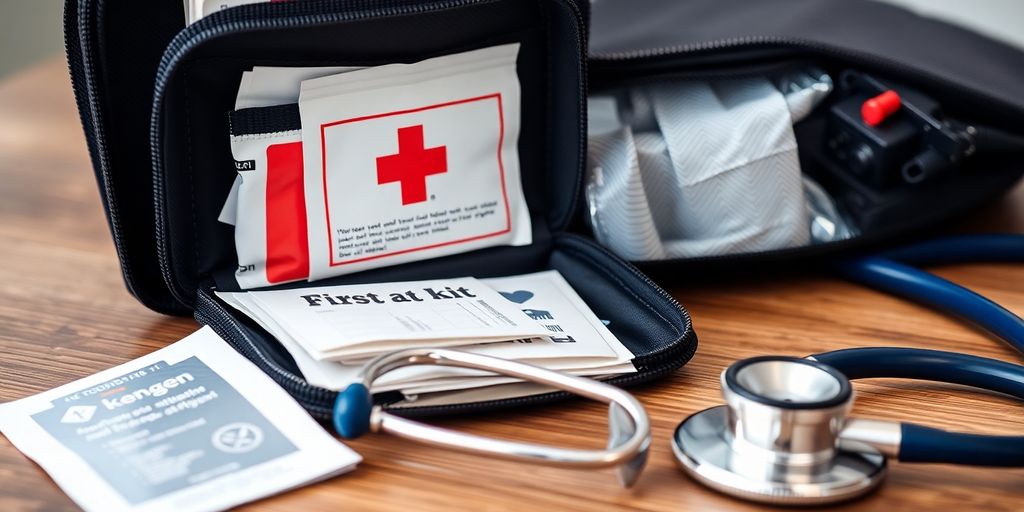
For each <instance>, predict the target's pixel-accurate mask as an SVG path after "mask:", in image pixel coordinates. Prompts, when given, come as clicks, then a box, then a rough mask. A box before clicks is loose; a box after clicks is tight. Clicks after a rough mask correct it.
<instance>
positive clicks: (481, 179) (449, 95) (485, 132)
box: [299, 44, 533, 281]
mask: <svg viewBox="0 0 1024 512" xmlns="http://www.w3.org/2000/svg"><path fill="white" fill-rule="evenodd" d="M518 53H519V45H518V44H509V45H503V46H495V47H491V48H484V49H480V50H473V51H469V52H464V53H459V54H453V55H445V56H442V57H436V58H432V59H427V60H424V61H420V62H416V63H413V64H389V65H385V66H378V67H373V68H368V69H362V70H357V71H350V72H345V73H340V74H337V75H333V76H327V77H323V78H316V79H311V80H305V81H304V82H302V87H301V92H300V96H299V112H300V117H301V121H302V145H303V165H304V167H305V173H304V177H305V191H306V209H307V210H306V216H307V222H308V228H309V260H310V265H309V280H310V281H316V280H318V279H322V278H325V277H329V276H336V275H341V274H347V273H352V272H357V271H360V270H365V269H368V268H375V267H382V266H389V265H396V264H399V263H405V262H409V261H416V260H423V259H429V258H435V257H439V256H444V255H449V254H455V253H460V252H466V251H470V250H475V249H480V248H483V247H490V246H496V245H528V244H530V243H531V242H532V236H533V235H532V230H531V222H530V214H529V211H528V210H527V205H526V200H525V198H524V196H523V190H522V184H521V182H520V172H519V154H518V141H519V125H520V90H519V79H518V76H517V74H516V59H517V56H518Z"/></svg>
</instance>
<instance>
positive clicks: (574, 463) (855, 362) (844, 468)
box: [332, 235, 1024, 504]
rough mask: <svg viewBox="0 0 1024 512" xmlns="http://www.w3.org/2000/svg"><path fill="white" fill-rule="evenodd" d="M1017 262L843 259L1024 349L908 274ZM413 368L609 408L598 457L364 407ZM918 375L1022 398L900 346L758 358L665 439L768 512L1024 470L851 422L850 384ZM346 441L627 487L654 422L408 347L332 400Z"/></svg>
mask: <svg viewBox="0 0 1024 512" xmlns="http://www.w3.org/2000/svg"><path fill="white" fill-rule="evenodd" d="M979 259H981V260H987V261H992V260H1004V261H1024V236H1022V235H1013V236H977V237H960V238H951V239H944V240H937V241H933V242H928V243H925V244H919V245H916V246H912V247H907V248H904V249H900V250H897V251H892V252H889V253H886V254H885V255H884V256H877V257H870V258H864V259H859V260H855V261H850V262H847V263H845V264H844V265H843V266H842V268H841V270H842V272H843V273H844V274H845V275H846V276H848V277H850V278H851V279H854V280H856V281H859V282H863V283H866V284H869V285H871V286H874V287H877V288H880V289H883V290H887V291H890V292H893V293H896V294H899V295H903V296H906V297H910V298H913V299H916V300H918V301H921V302H924V303H926V304H930V305H933V306H936V307H940V308H943V309H946V310H949V311H951V312H953V313H955V314H958V315H960V316H962V317H965V318H967V319H969V320H972V321H974V322H976V323H978V324H979V325H981V326H983V327H985V328H987V329H988V330H990V331H992V332H993V333H995V334H997V335H999V336H1001V337H1002V338H1004V339H1006V340H1007V341H1008V342H1009V343H1011V344H1012V345H1013V346H1014V347H1015V348H1017V349H1018V350H1020V351H1021V352H1024V321H1022V320H1021V319H1020V318H1019V317H1017V316H1016V315H1014V314H1013V313H1011V312H1010V311H1007V310H1006V309H1005V308H1002V307H1000V306H999V305H998V304H995V303H994V302H992V301H989V300H988V299H985V298H984V297H982V296H980V295H978V294H975V293H974V292H971V291H970V290H967V289H965V288H962V287H960V286H958V285H955V284H953V283H950V282H949V281H946V280H944V279H942V278H939V277H936V276H934V275H932V274H929V273H927V272H923V271H921V270H918V269H916V268H914V267H911V266H909V264H911V263H916V264H930V263H941V262H953V261H970V260H979ZM409 365H441V366H452V367H460V368H469V369H476V370H484V371H488V372H492V373H497V374H501V375H507V376H511V377H515V378H517V379H521V380H524V381H532V382H536V383H540V384H543V385H547V386H550V387H553V388H556V389H561V390H564V391H568V392H571V393H575V394H578V395H581V396H584V397H587V398H591V399H594V400H598V401H601V402H604V403H607V404H609V414H608V417H609V423H608V424H609V428H608V430H609V439H608V444H607V448H606V449H604V450H576V449H564V448H557V447H551V446H543V445H535V444H529V443H518V442H512V441H505V440H499V439H492V438H487V437H481V436H476V435H471V434H463V433H459V432H455V431H451V430H447V429H442V428H437V427H432V426H429V425H426V424H423V423H420V422H417V421H414V420H411V419H409V418H405V417H402V416H399V415H396V414H394V413H392V412H388V411H387V410H385V408H384V407H382V406H381V405H375V404H374V403H373V399H372V388H373V383H374V381H376V380H377V379H378V378H379V377H380V376H381V375H383V374H385V373H387V372H389V371H391V370H395V369H398V368H401V367H404V366H409ZM868 377H897V378H911V379H925V380H933V381H940V382H949V383H955V384H964V385H968V386H974V387H978V388H984V389H989V390H992V391H996V392H1000V393H1005V394H1008V395H1011V396H1015V397H1018V398H1021V399H1024V367H1022V366H1018V365H1015V364H1010V363H1006V362H1002V361H997V360H993V359H986V358H981V357H975V356H970V355H966V354H957V353H952V352H939V351H934V350H919V349H907V348H858V349H847V350H838V351H835V352H826V353H822V354H816V355H814V356H810V357H808V358H795V357H783V356H765V357H755V358H751V359H745V360H742V361H738V362H736V363H734V364H733V365H732V366H730V367H729V368H728V369H726V370H725V372H723V374H722V378H721V383H722V394H723V396H724V397H725V402H726V405H724V406H718V407H712V408H710V409H706V410H704V411H701V412H698V413H696V414H694V415H692V416H690V417H689V418H687V419H685V420H684V421H683V422H682V423H681V424H680V425H679V426H678V428H677V429H676V431H675V434H674V436H673V438H672V449H673V452H674V453H675V455H676V458H677V459H678V460H679V462H680V464H681V466H682V467H683V469H684V470H685V471H686V472H687V473H688V474H690V475H691V476H692V477H693V478H695V479H696V480H698V481H700V482H702V483H704V484H706V485H708V486H710V487H712V488H714V489H717V490H719V491H722V492H724V493H728V494H731V495H734V496H738V497H741V498H746V499H750V500H756V501H761V502H769V503H777V504H823V503H831V502H836V501H841V500H846V499H850V498H853V497H856V496H860V495H862V494H864V493H866V492H868V491H870V490H871V489H873V488H875V487H876V486H877V485H878V484H879V483H880V482H881V481H882V479H883V477H884V476H885V473H886V458H887V457H896V458H898V459H899V460H900V461H903V462H947V463H953V464H972V465H987V466H1024V437H1013V436H1002V437H1000V436H981V435H972V434H962V433H952V432H945V431H942V430H936V429H931V428H928V427H922V426H918V425H914V424H910V423H892V422H883V421H876V420H864V419H857V418H849V417H848V416H847V414H848V413H849V411H850V409H851V407H852V405H853V395H854V393H853V388H852V386H851V385H850V380H851V379H858V378H868ZM332 419H333V423H334V427H335V430H336V431H337V432H338V433H339V434H340V435H341V436H342V437H344V438H346V439H354V438H357V437H359V436H362V435H363V434H365V433H367V432H371V431H372V432H387V433H391V434H394V435H397V436H399V437H403V438H406V439H410V440H414V441H418V442H422V443H425V444H429V445H434V446H439V447H443V448H446V449H450V450H455V451H461V452H468V453H474V454H478V455H485V456H489V457H500V458H504V459H512V460H518V461H524V462H533V463H539V464H546V465H555V466H562V467H570V468H600V467H615V468H616V473H617V476H618V478H619V482H620V483H621V484H622V485H624V486H626V487H629V486H631V485H632V484H633V483H634V482H636V480H637V478H638V477H639V475H640V472H641V471H642V470H643V468H644V466H645V465H646V462H647V454H648V450H649V447H650V444H651V427H650V420H649V419H648V417H647V413H646V411H645V410H644V408H643V406H642V405H641V404H640V402H638V401H637V400H636V398H634V397H633V396H632V395H630V394H629V393H627V392H625V391H623V390H621V389H619V388H616V387H614V386H611V385H608V384H604V383H601V382H598V381H595V380H591V379H585V378H580V377H574V376H570V375H566V374H564V373H559V372H556V371H552V370H546V369H543V368H539V367H536V366H532V365H528V364H524V363H519V362H515V361H508V360H505V359H499V358H495V357H489V356H483V355H479V354H471V353H466V352H459V351H456V350H446V349H435V348H417V349H408V350H402V351H398V352H393V353H389V354H385V355H382V356H380V357H377V358H375V359H373V360H371V361H370V362H368V363H367V364H366V365H365V366H364V367H363V368H362V369H361V372H360V376H359V378H358V379H357V382H356V383H354V384H351V385H349V386H348V387H347V388H345V389H344V390H342V391H341V392H340V393H338V396H337V399H336V401H335V405H334V410H333V414H332Z"/></svg>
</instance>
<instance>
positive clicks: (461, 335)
mask: <svg viewBox="0 0 1024 512" xmlns="http://www.w3.org/2000/svg"><path fill="white" fill-rule="evenodd" d="M249 297H250V298H251V299H252V300H253V301H254V302H255V303H256V304H257V305H258V307H259V309H260V310H261V311H263V312H265V313H267V314H268V316H269V317H270V318H272V319H273V320H274V321H275V322H276V323H277V324H278V325H280V326H281V327H283V328H284V329H285V330H286V331H287V332H289V333H290V334H291V337H292V339H294V340H295V341H296V342H297V343H298V344H299V345H300V346H301V347H302V348H303V349H304V350H305V351H306V352H307V353H309V355H310V356H312V357H313V358H314V359H317V360H350V361H351V360H360V359H366V358H368V357H371V356H374V355H377V354H380V353H383V352H387V351H391V350H396V349H401V348H406V347H409V346H416V345H423V344H432V345H435V346H457V345H469V344H478V343H481V342H498V341H509V340H514V339H520V338H533V337H538V336H546V335H547V334H548V331H547V330H546V329H545V328H544V326H542V325H540V324H538V323H537V322H536V321H534V320H532V319H531V318H530V317H529V316H527V314H526V313H524V312H523V311H521V310H520V309H518V308H516V307H515V305H514V304H512V303H510V302H509V301H508V300H506V299H505V298H504V297H502V296H501V295H499V294H498V293H497V292H495V291H494V290H493V289H491V288H490V287H489V286H487V285H485V284H482V283H481V282H480V281H478V280H476V279H474V278H472V277H464V278H458V279H437V280H430V281H409V282H400V283H368V284H358V285H346V286H310V287H306V288H300V289H293V290H269V291H258V292H249Z"/></svg>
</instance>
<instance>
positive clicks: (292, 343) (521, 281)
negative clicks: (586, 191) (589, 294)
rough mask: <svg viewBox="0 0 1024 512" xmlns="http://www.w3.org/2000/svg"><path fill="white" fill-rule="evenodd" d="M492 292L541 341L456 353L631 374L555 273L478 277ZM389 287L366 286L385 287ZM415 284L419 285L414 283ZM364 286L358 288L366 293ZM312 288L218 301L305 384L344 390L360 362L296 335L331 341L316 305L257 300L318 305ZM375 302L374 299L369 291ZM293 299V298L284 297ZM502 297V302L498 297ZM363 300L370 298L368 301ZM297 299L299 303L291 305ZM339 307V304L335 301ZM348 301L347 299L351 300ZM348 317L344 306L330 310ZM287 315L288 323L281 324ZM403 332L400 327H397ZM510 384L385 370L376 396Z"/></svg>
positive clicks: (472, 343)
mask: <svg viewBox="0 0 1024 512" xmlns="http://www.w3.org/2000/svg"><path fill="white" fill-rule="evenodd" d="M460 281H462V280H461V279H457V280H438V281H436V282H428V283H431V284H433V285H435V286H442V287H449V286H451V284H446V283H452V282H456V283H457V282H460ZM478 282H479V283H481V284H483V285H487V287H488V288H491V289H492V293H494V295H491V294H486V293H483V294H481V295H487V296H488V297H490V299H489V300H490V301H491V302H492V306H494V307H495V308H501V309H502V311H504V313H503V314H505V315H508V316H514V315H513V313H511V312H508V311H507V310H506V309H505V308H509V309H513V310H518V311H519V312H520V313H521V314H524V315H525V316H526V317H528V318H529V321H530V322H531V323H532V324H533V325H534V326H535V328H536V330H535V332H540V333H542V334H543V336H540V337H534V338H532V339H517V340H516V341H513V342H503V343H497V342H489V343H483V341H484V340H483V339H481V338H475V339H470V340H464V341H466V343H465V344H461V345H460V346H458V349H460V350H465V351H469V352H474V353H480V354H487V355H493V356H496V357H501V358H505V359H514V360H519V361H524V362H528V363H531V364H536V365H539V366H544V367H547V368H551V369H555V370H560V371H564V372H567V373H572V374H576V375H588V376H593V375H607V374H619V373H629V372H633V371H635V368H634V367H633V365H632V363H631V362H630V361H631V360H632V358H633V354H632V353H630V351H629V350H628V349H627V348H626V347H625V346H623V345H622V343H621V342H620V341H619V340H618V339H617V338H616V337H615V336H614V335H613V334H612V333H611V332H610V331H609V330H608V328H607V327H606V326H605V325H604V323H603V322H602V321H601V320H599V319H598V318H597V317H596V316H595V315H594V313H593V312H592V311H590V309H589V308H588V307H587V305H586V304H585V303H584V302H583V300H582V299H581V298H580V297H579V295H577V294H576V292H575V291H574V290H573V289H572V287H571V286H570V285H569V283H567V282H566V281H565V279H564V278H563V277H562V276H561V274H559V273H558V272H557V271H553V270H552V271H545V272H538V273H535V274H527V275H521V276H512V277H503V278H493V279H481V280H479V281H478ZM393 285H394V284H393V283H386V284H379V285H367V286H377V287H384V288H387V287H391V286H393ZM409 285H410V283H400V286H398V287H399V288H408V287H409ZM417 286H423V285H422V284H418V285H417ZM366 289H367V288H361V290H362V291H364V292H365V291H366ZM310 290H319V289H318V288H311V289H299V290H284V291H281V292H264V291H255V292H241V293H223V292H218V294H217V295H218V296H219V297H220V298H221V299H223V300H224V301H226V302H227V303H229V304H230V305H232V306H233V307H235V308H237V309H238V310H239V311H242V312H243V313H245V314H246V315H248V316H249V317H251V318H253V319H254V320H255V321H256V322H257V323H259V324H260V325H261V326H262V327H263V328H264V329H266V330H267V331H268V332H269V333H270V334H271V335H273V336H274V337H275V338H277V339H278V340H279V341H280V342H281V343H282V345H283V346H284V347H285V348H286V349H287V350H288V352H289V353H290V354H291V355H292V357H293V359H294V360H295V362H296V364H297V365H298V367H299V369H300V371H301V372H302V374H303V376H304V377H305V378H306V380H307V381H309V382H310V383H311V384H313V385H316V386H321V387H326V388H329V389H342V388H344V387H345V386H347V385H348V384H349V383H351V382H352V381H353V380H354V379H355V376H356V374H357V373H358V371H359V368H360V362H350V363H349V364H341V363H338V362H334V361H325V360H317V359H316V358H315V357H314V356H313V355H311V354H310V352H309V351H307V350H306V349H305V348H303V347H304V346H303V344H302V343H300V342H299V341H298V339H297V337H298V336H313V337H320V338H321V339H330V338H331V337H332V336H334V335H333V334H332V331H331V330H330V323H328V324H326V325H327V326H328V327H325V324H322V323H319V319H309V318H308V316H309V314H310V311H311V310H313V309H316V308H318V307H320V306H316V307H308V306H307V307H305V308H304V309H303V308H294V307H292V308H289V310H288V311H287V312H285V311H284V310H282V309H271V308H269V307H267V306H266V301H263V300H260V298H261V297H263V296H264V295H266V294H275V295H276V299H277V300H282V299H283V300H284V301H285V302H284V303H285V304H288V305H289V306H292V305H294V304H296V303H298V304H302V301H306V300H307V299H303V298H302V297H303V296H308V299H309V300H313V301H319V300H320V299H319V297H322V292H319V291H318V292H317V293H310ZM373 293H374V294H375V296H376V297H378V298H380V297H381V295H380V294H379V293H376V292H373ZM288 297H290V298H291V300H289V299H288ZM499 297H500V298H499ZM367 298H368V297H367ZM295 299H301V300H295ZM334 300H335V302H337V299H334ZM349 301H350V302H352V301H353V300H352V299H351V298H350V299H349ZM339 310H340V311H342V312H344V311H347V312H350V313H351V312H352V311H355V310H354V309H352V308H349V309H346V308H345V306H339V307H336V308H334V310H333V311H334V313H330V314H336V313H338V312H339ZM286 316H288V317H289V318H285V317H286ZM297 324H305V326H306V327H307V329H303V330H302V331H301V332H300V331H299V330H297V329H294V328H292V326H293V325H297ZM375 325H376V326H377V329H378V331H377V336H378V337H380V338H388V339H390V338H395V337H396V335H395V333H394V332H389V331H385V330H384V329H385V327H384V326H383V325H384V324H382V323H376V324H375ZM401 330H402V331H404V327H403V328H402V329H401ZM450 343H451V340H449V339H441V340H437V341H431V340H427V339H407V340H405V341H399V342H396V343H395V345H396V346H394V347H391V348H407V347H413V346H424V345H430V346H441V345H448V344H450ZM512 381H513V379H509V378H506V377H497V376H494V375H492V374H488V373H484V372H476V371H470V370H464V369H457V368H445V367H434V366H423V367H407V368H402V369H400V370H397V371H394V372H390V373H388V374H387V375H385V376H384V377H382V378H381V379H380V380H378V381H377V383H376V386H375V389H376V390H377V391H388V390H401V391H402V392H403V393H406V394H422V393H433V392H439V391H448V390H453V389H465V388H468V387H480V386H491V385H495V384H503V383H508V382H512Z"/></svg>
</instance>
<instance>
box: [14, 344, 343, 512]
mask: <svg viewBox="0 0 1024 512" xmlns="http://www.w3.org/2000/svg"><path fill="white" fill-rule="evenodd" d="M0 431H2V432H3V433H4V435H6V436H7V438H8V439H9V440H10V441H11V442H12V443H13V444H14V445H15V446H16V447H17V448H18V449H19V450H21V451H22V452H23V453H24V454H25V455H27V456H28V457H29V458H31V459H33V460H35V461H36V462H37V463H38V464H39V465H40V466H42V467H43V469H45V470H46V472H47V473H49V474H50V476H51V477H53V479H54V481H55V482H56V483H57V485H59V486H60V487H61V488H62V489H63V490H64V491H65V492H66V493H67V494H68V495H69V496H70V497H71V499H73V500H74V501H75V502H76V503H78V504H79V505H80V506H81V507H82V508H84V509H85V510H89V511H104V512H108V511H121V510H130V511H147V512H149V511H173V512H189V511H198V510H222V509H225V508H230V507H233V506H236V505H239V504H242V503H245V502H249V501H253V500H256V499H259V498H263V497H266V496H269V495H272V494H276V493H279V492H282V491H285V490H288V489H291V488H294V487H297V486H301V485H304V484H306V483H309V482H313V481H317V480H321V479H323V478H326V477H329V476H332V475H335V474H338V473H341V472H344V471H348V470H350V469H352V468H353V467H354V466H355V465H356V464H357V463H358V462H359V461H360V457H359V455H358V454H356V453H355V452H353V451H352V450H350V449H348V448H347V447H345V446H344V445H342V444H341V443H339V442H338V441H336V440H335V439H333V438H332V437H331V436H330V435H329V434H328V433H327V432H326V431H324V429H323V428H322V427H321V426H319V425H318V424H317V423H316V422H315V421H314V420H313V419H312V418H310V417H309V415H308V414H307V413H306V412H305V411H304V410H303V409H302V408H301V407H300V406H299V405H298V404H297V403H296V402H295V401H294V400H293V399H292V398H291V397H290V396H288V394H287V393H286V392H285V391H284V390H283V389H281V388H280V387H278V386H277V384H275V383H274V382H273V381H272V380H270V378H269V377H267V375H266V374H264V373H263V372H262V371H260V369H259V368H257V367H256V366H255V365H253V364H252V363H251V362H249V361H248V360H246V359H245V358H244V357H242V356H241V355H239V354H238V352H236V351H235V350H234V349H232V348H231V347H229V346H228V345H227V344H226V343H225V342H224V341H223V340H221V339H220V338H219V337H218V336H217V335H216V334H215V333H214V332H213V330H211V329H210V328H209V327H204V328H202V329H200V330H199V331H197V332H196V333H194V334H192V335H190V336H188V337H186V338H185V339H183V340H181V341H179V342H177V343H174V344H172V345H170V346H168V347H166V348H164V349H161V350H158V351H156V352H154V353H152V354H149V355H146V356H143V357H141V358H139V359H136V360H134V361H131V362H128V363H125V364H122V365H120V366H117V367H115V368H111V369H109V370H105V371H102V372H100V373H97V374H95V375H93V376H90V377H86V378H84V379H81V380H78V381H75V382H72V383H70V384H66V385H63V386H60V387H58V388H55V389H52V390H50V391H47V392H44V393H40V394H38V395H35V396H31V397H28V398H24V399H22V400H17V401H14V402H8V403H5V404H2V405H0Z"/></svg>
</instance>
